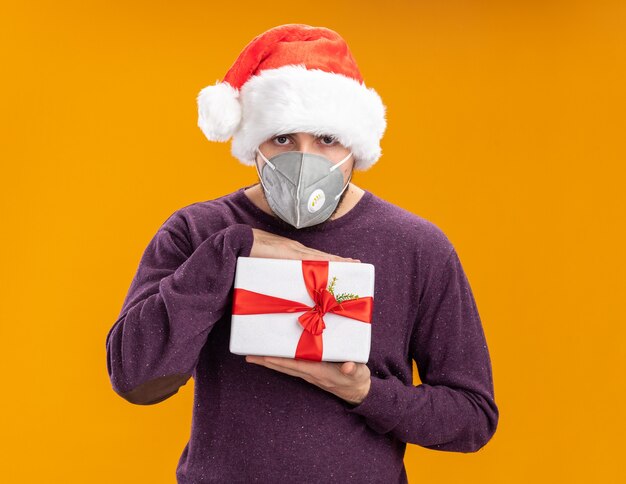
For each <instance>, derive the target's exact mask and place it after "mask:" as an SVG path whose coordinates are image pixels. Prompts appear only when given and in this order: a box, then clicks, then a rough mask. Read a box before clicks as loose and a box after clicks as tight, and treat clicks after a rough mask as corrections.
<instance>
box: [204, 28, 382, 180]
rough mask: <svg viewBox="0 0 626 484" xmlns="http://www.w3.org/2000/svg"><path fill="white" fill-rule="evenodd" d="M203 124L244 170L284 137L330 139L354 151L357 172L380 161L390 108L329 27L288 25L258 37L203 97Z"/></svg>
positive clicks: (206, 130)
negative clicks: (269, 143)
mask: <svg viewBox="0 0 626 484" xmlns="http://www.w3.org/2000/svg"><path fill="white" fill-rule="evenodd" d="M197 102H198V126H199V127H200V129H201V130H202V132H203V133H204V134H205V136H206V137H207V138H208V139H209V140H211V141H228V140H229V139H230V138H231V137H232V138H233V140H232V146H231V152H232V154H233V156H234V157H235V158H237V159H238V160H239V161H240V162H241V163H243V164H244V165H249V166H254V160H255V156H256V148H258V146H259V145H260V144H262V143H263V142H264V141H266V140H267V139H269V138H271V137H273V136H276V135H279V134H287V133H296V132H305V133H310V134H313V135H316V136H319V135H331V136H334V137H335V138H336V139H337V140H338V141H339V142H340V143H341V144H343V145H344V146H346V147H348V148H350V149H351V150H352V153H353V155H354V160H355V164H354V169H355V170H366V169H368V168H369V167H370V166H372V165H373V164H374V163H375V162H376V161H377V160H378V158H380V156H381V153H382V151H381V148H380V140H381V138H382V136H383V133H384V132H385V128H386V126H387V122H386V120H385V111H386V107H385V106H384V105H383V103H382V100H381V98H380V96H379V95H378V94H377V93H376V91H375V90H374V89H372V88H368V87H366V86H365V83H364V82H363V78H362V77H361V73H360V72H359V69H358V67H357V65H356V61H355V60H354V57H353V56H352V54H351V52H350V50H349V49H348V45H347V44H346V42H345V40H344V39H343V38H341V36H340V35H339V34H337V33H336V32H334V31H333V30H330V29H327V28H324V27H312V26H310V25H305V24H285V25H279V26H277V27H274V28H271V29H270V30H267V31H266V32H264V33H262V34H260V35H258V36H257V37H255V38H254V39H253V40H252V41H251V42H250V43H249V44H248V45H247V46H246V47H245V48H244V49H243V51H242V52H241V53H240V54H239V57H237V60H236V61H235V63H234V64H233V65H232V66H231V67H230V69H229V70H228V72H227V73H226V76H225V77H224V79H223V80H222V81H219V80H217V81H216V83H215V85H211V86H207V87H205V88H204V89H202V90H201V91H200V93H199V94H198V97H197Z"/></svg>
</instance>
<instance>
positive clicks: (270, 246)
mask: <svg viewBox="0 0 626 484" xmlns="http://www.w3.org/2000/svg"><path fill="white" fill-rule="evenodd" d="M252 232H253V234H254V243H253V244H252V250H251V251H250V257H268V258H271V259H301V260H332V261H339V262H361V261H360V260H359V259H352V258H349V257H348V258H346V257H340V256H338V255H333V254H329V253H327V252H322V251H321V250H317V249H312V248H311V247H307V246H306V245H304V244H301V243H300V242H298V241H296V240H293V239H289V238H287V237H282V236H280V235H276V234H273V233H271V232H266V231H265V230H261V229H255V228H253V229H252Z"/></svg>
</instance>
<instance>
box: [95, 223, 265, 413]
mask: <svg viewBox="0 0 626 484" xmlns="http://www.w3.org/2000/svg"><path fill="white" fill-rule="evenodd" d="M187 231H188V229H187V223H186V221H185V219H184V217H183V216H182V215H180V214H179V212H176V213H174V214H173V215H172V216H170V217H169V218H168V219H167V220H166V221H165V222H164V224H163V225H162V226H161V227H160V228H159V230H158V231H157V233H156V235H154V237H153V238H152V240H151V241H150V243H149V244H148V246H147V248H146V249H145V251H144V253H143V256H142V258H141V261H140V263H139V267H138V269H137V271H136V274H135V277H134V279H133V280H132V282H131V284H130V288H129V290H128V293H127V295H126V298H125V300H124V303H123V305H122V309H121V311H120V315H119V317H118V319H117V321H116V322H115V323H114V324H113V327H112V328H111V329H110V330H109V333H108V334H107V337H106V354H107V370H108V374H109V378H110V381H111V384H112V387H113V390H114V391H115V392H116V393H117V394H119V395H120V396H121V397H123V398H125V399H126V400H128V401H129V402H131V403H134V404H140V405H150V404H154V403H158V402H161V401H163V400H165V399H167V398H169V397H171V396H172V395H174V394H175V393H177V392H178V390H179V388H180V387H181V386H182V385H184V384H185V383H186V382H187V381H188V380H189V378H190V377H191V376H192V374H193V371H194V369H195V366H196V363H197V360H198V358H199V355H200V351H201V349H202V347H203V346H204V344H205V342H206V340H207V337H208V335H209V333H210V332H211V329H212V328H213V326H214V325H215V323H216V322H217V321H218V320H219V319H220V318H221V317H222V316H223V315H224V313H225V311H227V310H228V302H229V294H230V289H231V287H232V285H233V279H234V272H235V266H236V261H237V257H238V256H243V257H248V256H249V254H250V252H251V250H252V244H253V241H254V235H253V232H252V229H251V227H250V226H248V225H245V224H233V225H230V226H228V227H226V228H224V229H222V230H219V231H217V232H215V233H213V234H212V235H211V236H210V237H208V238H207V239H205V240H204V241H203V242H202V243H200V244H199V245H198V247H196V248H195V250H192V248H191V243H190V241H189V237H188V233H187Z"/></svg>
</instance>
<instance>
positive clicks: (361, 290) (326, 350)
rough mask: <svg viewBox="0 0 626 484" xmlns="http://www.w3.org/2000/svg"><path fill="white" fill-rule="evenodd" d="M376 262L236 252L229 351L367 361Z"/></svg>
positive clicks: (321, 359)
mask: <svg viewBox="0 0 626 484" xmlns="http://www.w3.org/2000/svg"><path fill="white" fill-rule="evenodd" d="M373 303H374V265H372V264H367V263H359V262H335V261H318V260H315V261H311V260H296V259H271V258H261V257H238V258H237V267H236V271H235V283H234V293H233V305H232V319H231V333H230V347H229V349H230V351H231V352H232V353H235V354H238V355H264V356H280V357H287V358H296V359H309V360H317V361H338V362H343V361H354V362H357V363H367V361H368V359H369V353H370V344H371V317H372V313H373Z"/></svg>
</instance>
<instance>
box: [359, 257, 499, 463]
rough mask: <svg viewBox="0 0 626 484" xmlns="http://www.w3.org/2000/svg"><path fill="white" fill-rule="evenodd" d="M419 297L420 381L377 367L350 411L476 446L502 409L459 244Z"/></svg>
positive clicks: (402, 429) (421, 440)
mask: <svg viewBox="0 0 626 484" xmlns="http://www.w3.org/2000/svg"><path fill="white" fill-rule="evenodd" d="M418 300H419V306H418V312H417V320H416V324H415V327H414V330H413V332H412V335H411V340H410V345H409V348H410V352H411V357H412V358H413V360H415V362H416V365H417V368H418V372H419V376H420V380H421V382H422V383H421V384H419V385H416V386H415V385H409V384H406V383H404V382H402V381H401V380H400V379H399V378H397V377H396V376H394V375H389V376H387V377H385V378H379V377H376V376H374V375H372V377H371V381H372V383H371V388H370V391H369V393H368V394H367V396H366V398H365V399H364V400H363V401H362V402H361V403H360V404H359V405H357V406H353V407H350V406H349V407H348V411H349V412H352V413H357V414H360V415H362V416H363V417H364V418H365V421H366V423H367V424H368V426H369V427H371V428H372V429H373V430H374V431H376V432H378V433H381V434H387V433H390V434H391V435H393V436H394V437H396V438H398V439H400V440H402V441H403V442H407V443H413V444H417V445H420V446H423V447H426V448H430V449H434V450H442V451H454V452H475V451H477V450H479V449H480V448H481V447H483V446H484V445H485V444H486V443H487V442H488V441H489V440H490V439H491V437H492V435H493V434H494V433H495V430H496V427H497V423H498V417H499V411H498V408H497V406H496V404H495V400H494V390H493V381H492V370H491V362H490V357H489V353H488V349H487V343H486V340H485V335H484V333H483V328H482V324H481V320H480V316H479V313H478V310H477V307H476V303H475V300H474V296H473V294H472V290H471V288H470V285H469V282H468V279H467V277H466V275H465V273H464V271H463V268H462V266H461V262H460V260H459V257H458V254H457V252H456V251H455V250H454V248H451V250H450V251H449V252H448V255H447V257H443V262H441V259H440V261H439V262H436V263H435V262H433V263H432V264H431V268H430V270H429V271H428V276H427V280H426V282H425V284H424V285H423V289H422V290H421V294H420V295H419V297H418Z"/></svg>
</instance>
